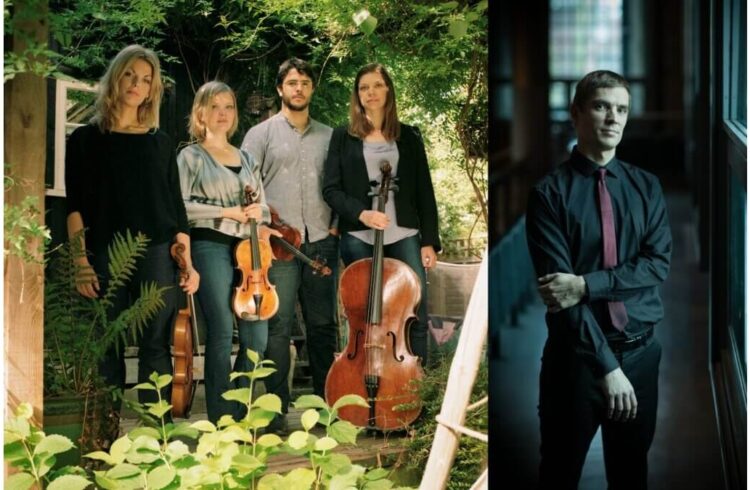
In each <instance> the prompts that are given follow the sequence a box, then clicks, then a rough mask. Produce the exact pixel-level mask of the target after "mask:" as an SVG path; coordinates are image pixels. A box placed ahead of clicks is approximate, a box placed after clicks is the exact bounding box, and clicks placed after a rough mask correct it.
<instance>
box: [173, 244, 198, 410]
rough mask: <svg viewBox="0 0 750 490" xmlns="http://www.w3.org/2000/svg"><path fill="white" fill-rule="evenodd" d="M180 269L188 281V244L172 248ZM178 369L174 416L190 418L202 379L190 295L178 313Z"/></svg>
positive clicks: (175, 352) (175, 347) (175, 350)
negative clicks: (197, 366) (197, 369)
mask: <svg viewBox="0 0 750 490" xmlns="http://www.w3.org/2000/svg"><path fill="white" fill-rule="evenodd" d="M170 252H171V254H172V258H173V259H174V260H175V262H177V267H178V268H179V269H180V278H181V279H187V277H188V272H187V263H186V262H185V245H183V244H182V243H175V244H173V245H172V248H171V249H170ZM172 344H173V351H172V355H173V356H174V369H173V375H172V416H173V417H183V418H186V419H187V418H190V410H191V408H192V406H193V399H194V398H195V388H196V387H197V385H198V380H195V379H193V356H197V355H199V354H198V345H199V344H200V340H199V337H198V323H197V321H196V318H195V302H194V300H193V295H192V294H188V295H187V306H186V307H185V308H182V309H181V310H179V311H178V312H177V319H176V320H175V323H174V330H173V340H172Z"/></svg>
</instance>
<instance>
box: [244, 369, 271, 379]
mask: <svg viewBox="0 0 750 490" xmlns="http://www.w3.org/2000/svg"><path fill="white" fill-rule="evenodd" d="M275 372H276V369H274V368H267V367H259V368H256V369H255V370H254V371H252V372H251V373H250V378H251V379H263V378H267V377H269V376H271V375H272V374H273V373H275Z"/></svg>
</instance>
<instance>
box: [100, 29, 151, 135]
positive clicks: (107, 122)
mask: <svg viewBox="0 0 750 490" xmlns="http://www.w3.org/2000/svg"><path fill="white" fill-rule="evenodd" d="M139 59H140V60H143V61H145V62H147V63H148V64H149V65H151V68H152V69H153V75H152V77H151V91H150V92H149V94H148V96H147V97H146V99H145V100H144V101H143V103H142V104H141V105H140V106H139V107H138V123H139V124H143V125H144V126H146V127H148V128H158V127H159V106H160V105H161V97H162V95H163V93H164V84H163V83H162V80H161V67H160V65H159V58H157V56H156V53H154V52H153V51H152V50H150V49H148V48H144V47H143V46H140V45H138V44H131V45H130V46H128V47H126V48H124V49H123V50H122V51H120V52H119V53H117V55H116V56H115V57H114V58H112V61H110V62H109V67H107V71H106V72H105V73H104V76H102V78H101V80H100V81H99V92H98V93H97V96H96V103H95V104H94V109H95V114H94V117H92V118H91V122H92V123H94V124H96V125H97V126H99V129H100V130H101V131H102V132H105V131H111V130H112V128H113V127H115V123H116V122H117V112H118V111H119V100H120V87H119V83H120V79H121V78H122V76H123V74H124V73H125V70H127V69H128V68H130V67H131V66H132V64H133V63H134V62H135V61H136V60H139Z"/></svg>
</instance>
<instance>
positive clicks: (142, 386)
mask: <svg viewBox="0 0 750 490" xmlns="http://www.w3.org/2000/svg"><path fill="white" fill-rule="evenodd" d="M131 389H133V390H151V391H159V390H158V389H157V388H156V386H154V385H152V384H151V383H138V384H137V385H135V386H133V388H131Z"/></svg>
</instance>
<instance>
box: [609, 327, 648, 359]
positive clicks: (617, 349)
mask: <svg viewBox="0 0 750 490" xmlns="http://www.w3.org/2000/svg"><path fill="white" fill-rule="evenodd" d="M653 336H654V329H653V327H652V328H650V329H648V330H647V331H646V332H645V333H642V334H641V335H638V336H637V337H633V338H630V339H627V340H622V341H611V342H608V344H609V348H610V349H612V352H614V353H615V354H619V353H621V352H627V351H629V350H633V349H637V348H638V347H642V346H644V345H646V344H647V343H648V341H649V339H650V338H651V337H653Z"/></svg>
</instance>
